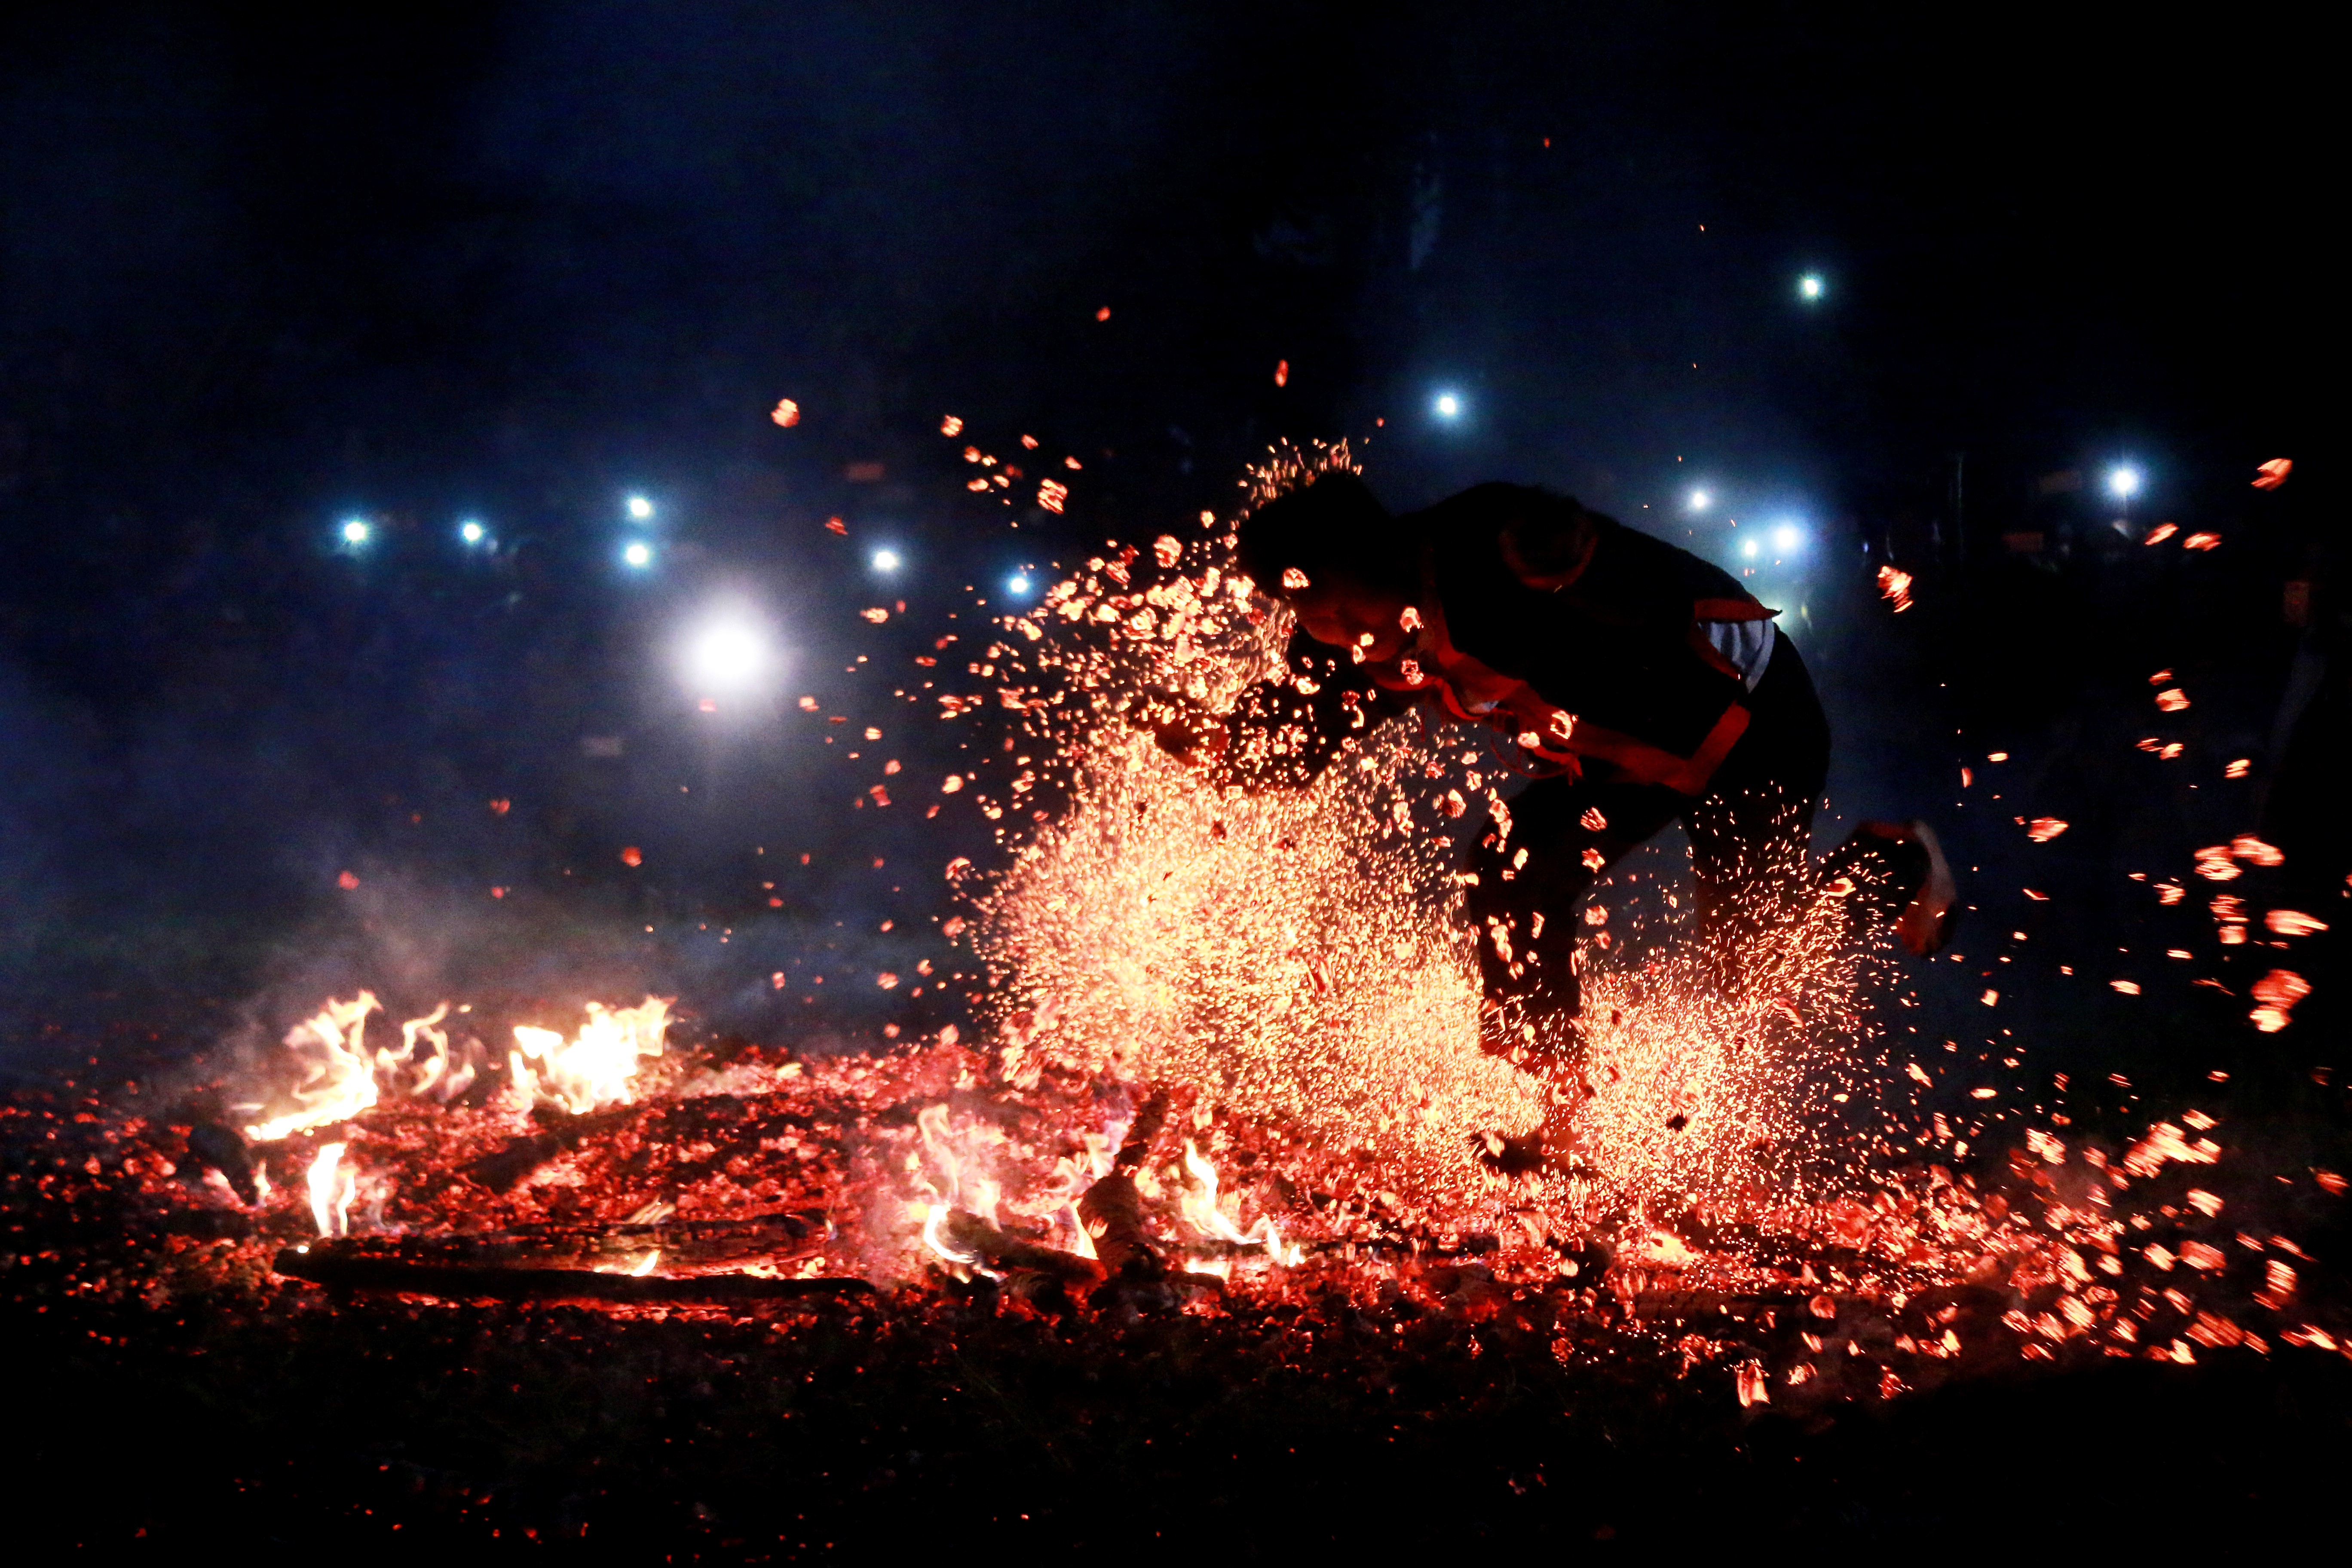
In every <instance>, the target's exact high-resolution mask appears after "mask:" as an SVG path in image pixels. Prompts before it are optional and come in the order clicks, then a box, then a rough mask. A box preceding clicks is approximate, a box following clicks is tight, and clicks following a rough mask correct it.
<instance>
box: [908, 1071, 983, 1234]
mask: <svg viewBox="0 0 2352 1568" xmlns="http://www.w3.org/2000/svg"><path fill="white" fill-rule="evenodd" d="M915 1127H916V1130H917V1131H919V1132H920V1133H921V1134H922V1138H923V1147H924V1148H925V1149H927V1150H929V1152H930V1155H931V1159H932V1161H933V1162H934V1163H936V1164H937V1165H938V1166H939V1169H940V1173H941V1174H942V1175H944V1176H945V1177H946V1178H947V1192H946V1193H945V1194H944V1195H942V1194H940V1190H939V1188H938V1187H937V1186H936V1185H934V1184H932V1183H931V1182H930V1181H929V1179H928V1178H925V1177H923V1176H921V1175H920V1174H919V1173H918V1177H917V1179H918V1180H919V1181H920V1182H922V1184H923V1185H924V1186H925V1187H927V1188H929V1189H930V1193H931V1198H930V1202H929V1203H928V1204H927V1205H924V1213H923V1245H924V1246H925V1247H929V1248H930V1249H931V1251H933V1252H934V1253H937V1254H938V1255H939V1256H940V1257H941V1258H946V1259H947V1260H948V1261H949V1262H950V1263H952V1264H955V1265H957V1266H958V1267H959V1268H970V1267H971V1266H972V1265H973V1264H976V1263H978V1262H979V1261H980V1254H978V1253H977V1252H966V1251H964V1250H963V1249H962V1248H961V1247H956V1246H954V1245H953V1244H951V1243H950V1241H949V1240H948V1238H947V1223H948V1216H949V1215H951V1214H953V1213H954V1212H955V1211H956V1210H957V1209H958V1208H959V1207H961V1206H962V1202H963V1158H962V1156H961V1155H960V1154H959V1153H957V1152H956V1147H955V1141H954V1138H953V1136H952V1135H951V1134H950V1132H949V1131H948V1108H947V1107H946V1106H945V1105H931V1106H926V1107H924V1108H923V1109H922V1110H919V1111H917V1112H916V1113H915ZM908 1164H910V1165H915V1166H917V1167H918V1169H919V1166H920V1162H919V1161H918V1160H916V1159H914V1158H913V1157H912V1156H909V1157H908ZM975 1186H976V1187H977V1189H978V1194H977V1199H976V1201H984V1205H985V1207H986V1210H987V1212H986V1213H985V1214H982V1215H981V1217H982V1218H983V1219H985V1220H987V1221H988V1222H989V1224H991V1225H994V1224H995V1223H996V1200H997V1186H996V1184H995V1183H994V1182H992V1181H989V1180H987V1179H986V1178H984V1177H983V1178H982V1179H981V1180H980V1181H979V1182H978V1183H976V1184H975Z"/></svg>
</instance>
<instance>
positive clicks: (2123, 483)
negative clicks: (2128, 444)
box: [2107, 463, 2142, 500]
mask: <svg viewBox="0 0 2352 1568" xmlns="http://www.w3.org/2000/svg"><path fill="white" fill-rule="evenodd" d="M2141 483H2142V480H2141V479H2140V471H2139V470H2138V469H2137V468H2133V467H2132V466H2131V465H2130V464H2129V463H2124V464H2120V465H2118V466H2117V467H2116V468H2110V469H2108V470H2107V489H2109V490H2110V491H2111V492H2113V493H2114V495H2115V496H2116V499H2117V500H2131V498H2132V497H2134V496H2136V495H2137V494H2139V487H2140V485H2141Z"/></svg>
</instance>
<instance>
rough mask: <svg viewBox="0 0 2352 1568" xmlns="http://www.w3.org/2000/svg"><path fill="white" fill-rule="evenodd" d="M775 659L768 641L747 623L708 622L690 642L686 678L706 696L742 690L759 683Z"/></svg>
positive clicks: (729, 621)
mask: <svg viewBox="0 0 2352 1568" xmlns="http://www.w3.org/2000/svg"><path fill="white" fill-rule="evenodd" d="M771 662H772V654H771V653H770V651H769V647H768V639H767V638H766V637H764V636H762V635H761V632H760V629H759V627H757V626H753V625H752V624H751V623H750V622H749V621H745V620H734V619H725V620H717V621H712V622H709V624H707V625H705V626H703V627H702V628H701V629H700V630H699V631H698V632H696V633H695V634H694V635H693V637H691V638H690V639H689V640H688V643H687V648H686V663H687V675H688V678H689V679H691V680H692V681H693V683H694V685H695V688H696V689H698V690H699V691H702V692H705V693H709V692H740V691H742V690H743V689H746V688H748V687H751V686H752V685H755V684H757V682H758V681H759V679H760V677H761V676H762V675H764V674H765V673H767V670H768V667H769V665H770V663H771Z"/></svg>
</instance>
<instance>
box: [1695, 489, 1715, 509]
mask: <svg viewBox="0 0 2352 1568" xmlns="http://www.w3.org/2000/svg"><path fill="white" fill-rule="evenodd" d="M1714 502H1715V498H1714V497H1713V496H1711V495H1709V494H1707V493H1706V491H1705V490H1693V491H1691V493H1690V509H1691V510H1693V511H1705V510H1706V509H1707V508H1708V507H1709V506H1711V505H1713V504H1714Z"/></svg>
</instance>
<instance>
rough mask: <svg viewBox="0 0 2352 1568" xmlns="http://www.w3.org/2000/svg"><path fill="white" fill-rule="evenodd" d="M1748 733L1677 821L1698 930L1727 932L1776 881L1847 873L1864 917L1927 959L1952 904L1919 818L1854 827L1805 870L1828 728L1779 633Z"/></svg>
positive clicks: (1784, 884)
mask: <svg viewBox="0 0 2352 1568" xmlns="http://www.w3.org/2000/svg"><path fill="white" fill-rule="evenodd" d="M1748 713H1749V722H1748V732H1747V733H1746V734H1745V735H1743V736H1741V737H1740V741H1739V744H1738V745H1737V746H1735V747H1733V748H1732V751H1731V754H1730V755H1729V756H1727V757H1726V758H1725V759H1724V763H1723V766H1722V767H1721V768H1720V769H1718V770H1717V773H1716V777H1715V779H1714V781H1713V787H1712V788H1711V789H1710V790H1709V792H1708V794H1707V796H1706V799H1704V800H1702V801H1700V802H1698V803H1697V804H1696V805H1694V806H1693V807H1692V809H1691V810H1690V812H1689V813H1688V814H1687V815H1686V816H1685V817H1684V822H1685V826H1687V828H1688V829H1689V832H1690V839H1691V860H1692V863H1693V868H1694V869H1695V870H1696V873H1697V876H1698V909H1699V917H1700V926H1701V929H1702V930H1703V931H1707V930H1712V931H1724V932H1727V933H1728V932H1730V931H1736V930H1737V929H1738V927H1740V926H1741V925H1743V924H1746V923H1748V921H1744V920H1742V919H1741V918H1740V917H1741V913H1742V912H1743V911H1745V912H1747V914H1748V919H1749V920H1752V919H1755V918H1758V917H1760V916H1761V915H1762V914H1763V913H1764V912H1765V910H1764V908H1763V907H1762V906H1765V905H1769V902H1770V896H1771V895H1770V892H1769V889H1770V888H1772V886H1773V885H1775V884H1778V885H1779V886H1780V888H1781V889H1783V890H1787V891H1793V890H1794V889H1796V887H1797V886H1798V885H1799V883H1800V881H1801V879H1804V878H1806V877H1807V876H1809V875H1817V876H1818V877H1819V878H1820V879H1822V880H1828V879H1834V878H1838V877H1850V878H1852V879H1853V882H1854V884H1855V899H1854V907H1855V909H1856V910H1858V911H1861V912H1862V914H1863V917H1864V919H1865V920H1868V921H1874V922H1886V923H1891V924H1893V925H1894V927H1895V932H1896V934H1897V936H1899V937H1900V938H1901V940H1902V942H1903V944H1904V945H1905V946H1906V947H1907V948H1909V949H1910V950H1911V951H1912V952H1916V953H1928V952H1935V951H1936V950H1937V948H1939V947H1941V946H1942V945H1943V942H1944V940H1945V938H1946V936H1947V934H1948V931H1949V930H1950V924H1951V912H1952V909H1953V905H1954V903H1955V901H1956V900H1957V897H1958V891H1957V889H1956V888H1955V886H1954V884H1953V881H1952V877H1951V872H1950V869H1949V868H1948V867H1947V866H1946V865H1945V864H1944V858H1943V850H1942V847H1940V846H1939V845H1938V844H1937V842H1936V836H1935V833H1934V830H1932V829H1931V828H1929V827H1928V826H1927V824H1926V823H1924V822H1906V823H1885V822H1865V823H1863V824H1862V825H1861V826H1858V827H1856V828H1855V829H1854V831H1853V834H1852V835H1851V836H1849V837H1848V838H1847V839H1846V841H1845V843H1844V844H1843V845H1841V846H1840V847H1838V848H1837V849H1836V850H1834V851H1832V853H1831V855H1830V856H1829V858H1828V859H1827V861H1826V862H1825V863H1824V865H1823V866H1822V869H1821V870H1820V872H1819V873H1817V874H1815V873H1809V871H1808V868H1807V866H1806V862H1805V858H1804V857H1805V847H1806V845H1807V842H1808V841H1809V839H1810V838H1811V832H1812V822H1813V813H1814V811H1815V810H1816V808H1817V807H1818V806H1819V805H1820V803H1821V795H1822V785H1823V784H1825V783H1826V782H1827V779H1828V775H1829V752H1830V731H1829V721H1828V720H1827V719H1826V718H1825V717H1823V715H1822V705H1821V700H1820V699H1819V698H1818V697H1817V696H1816V695H1815V694H1814V692H1813V683H1812V679H1811V676H1809V675H1807V674H1806V673H1805V667H1804V662H1803V661H1802V660H1801V659H1800V658H1798V657H1797V649H1796V647H1795V645H1794V644H1792V643H1790V641H1789V640H1788V638H1787V637H1778V639H1777V641H1776V643H1775V646H1774V649H1773V655H1772V662H1771V664H1770V665H1769V666H1768V667H1767V668H1766V669H1765V672H1764V678H1763V679H1761V680H1759V681H1758V682H1757V685H1756V689H1755V690H1754V691H1753V692H1751V693H1749V695H1748Z"/></svg>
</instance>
